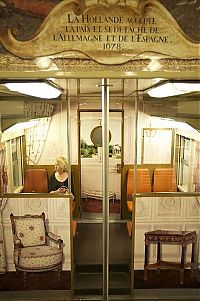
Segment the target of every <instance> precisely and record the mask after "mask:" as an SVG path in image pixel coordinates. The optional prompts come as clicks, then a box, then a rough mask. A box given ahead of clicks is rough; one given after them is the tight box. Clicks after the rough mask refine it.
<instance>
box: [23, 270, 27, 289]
mask: <svg viewBox="0 0 200 301" xmlns="http://www.w3.org/2000/svg"><path fill="white" fill-rule="evenodd" d="M23 276H24V287H25V288H26V287H27V280H28V279H27V278H28V275H27V272H23Z"/></svg>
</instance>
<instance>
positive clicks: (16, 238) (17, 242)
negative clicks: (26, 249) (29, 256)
mask: <svg viewBox="0 0 200 301" xmlns="http://www.w3.org/2000/svg"><path fill="white" fill-rule="evenodd" d="M13 240H14V246H15V247H17V248H22V247H23V244H22V242H21V239H19V238H18V236H17V235H16V234H14V237H13Z"/></svg>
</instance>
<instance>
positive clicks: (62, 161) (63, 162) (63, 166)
mask: <svg viewBox="0 0 200 301" xmlns="http://www.w3.org/2000/svg"><path fill="white" fill-rule="evenodd" d="M56 163H57V164H58V166H59V167H60V168H61V169H62V170H63V171H67V172H68V168H67V159H65V158H64V157H58V158H56Z"/></svg>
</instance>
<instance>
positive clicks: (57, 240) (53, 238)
mask: <svg viewBox="0 0 200 301" xmlns="http://www.w3.org/2000/svg"><path fill="white" fill-rule="evenodd" d="M47 236H48V237H49V238H50V239H51V240H53V241H54V242H56V243H58V244H59V245H60V246H61V245H62V243H63V240H62V239H61V237H60V236H59V235H55V234H53V233H52V232H48V233H47Z"/></svg>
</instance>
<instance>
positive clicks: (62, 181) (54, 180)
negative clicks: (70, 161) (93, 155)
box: [49, 157, 73, 194]
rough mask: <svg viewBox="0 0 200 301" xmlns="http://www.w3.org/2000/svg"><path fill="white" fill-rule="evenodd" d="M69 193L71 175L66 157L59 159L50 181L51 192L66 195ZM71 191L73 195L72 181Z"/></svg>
mask: <svg viewBox="0 0 200 301" xmlns="http://www.w3.org/2000/svg"><path fill="white" fill-rule="evenodd" d="M71 179H72V178H71ZM67 191H69V174H68V169H67V160H66V159H65V158H64V157H58V158H57V159H56V163H55V173H53V174H52V175H51V176H50V179H49V192H50V193H65V192H67ZM71 191H72V194H73V182H72V181H71Z"/></svg>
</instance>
